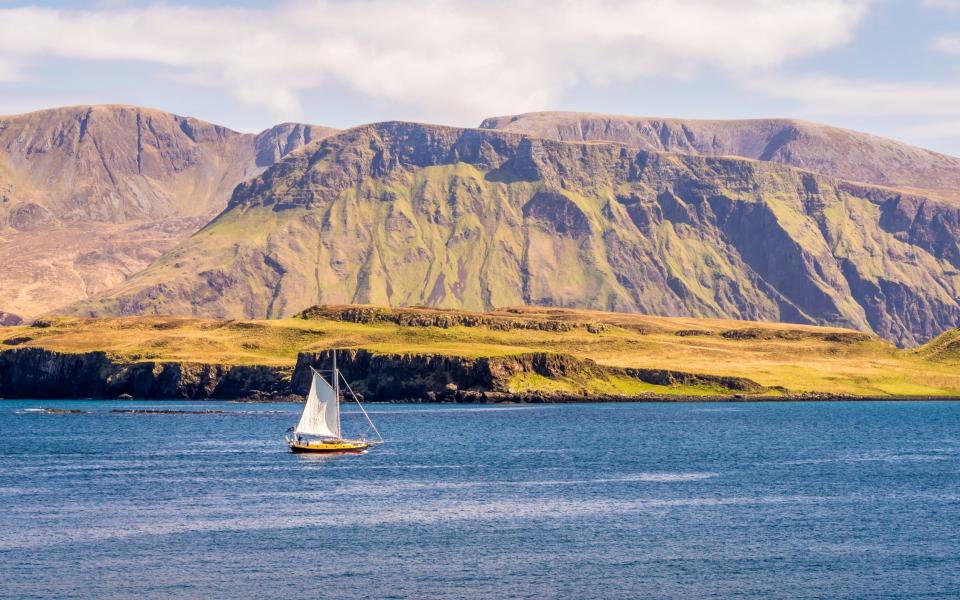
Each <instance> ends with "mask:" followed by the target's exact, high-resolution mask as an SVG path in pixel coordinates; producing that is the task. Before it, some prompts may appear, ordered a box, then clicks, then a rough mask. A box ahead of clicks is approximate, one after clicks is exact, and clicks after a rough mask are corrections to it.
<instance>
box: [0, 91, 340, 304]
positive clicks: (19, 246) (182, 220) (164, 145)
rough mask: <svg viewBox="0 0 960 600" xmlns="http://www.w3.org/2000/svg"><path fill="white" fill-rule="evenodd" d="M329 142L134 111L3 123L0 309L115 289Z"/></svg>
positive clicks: (113, 109)
mask: <svg viewBox="0 0 960 600" xmlns="http://www.w3.org/2000/svg"><path fill="white" fill-rule="evenodd" d="M332 131H333V130H331V129H328V128H325V127H315V126H309V125H298V124H283V125H278V126H276V127H273V128H271V129H268V130H266V131H264V132H262V133H260V134H245V133H238V132H235V131H231V130H230V129H227V128H225V127H221V126H218V125H213V124H210V123H206V122H204V121H200V120H197V119H193V118H189V117H180V116H177V115H173V114H169V113H165V112H161V111H157V110H150V109H145V108H138V107H131V106H83V107H69V108H58V109H53V110H44V111H39V112H34V113H29V114H25V115H18V116H12V117H0V281H3V282H4V285H3V286H0V310H5V311H9V312H11V313H15V314H18V315H21V316H31V315H36V314H39V313H42V312H45V311H47V310H50V309H53V308H56V307H58V306H62V305H63V304H66V303H69V302H72V301H75V300H78V299H80V298H84V297H86V296H87V295H89V294H93V293H96V292H99V291H102V290H106V289H108V288H110V287H112V286H114V285H116V284H117V283H120V282H121V281H122V280H123V279H124V278H125V277H127V276H129V275H130V274H132V273H135V272H137V271H139V270H141V269H142V268H143V267H145V266H146V265H147V264H148V263H149V262H150V261H152V260H153V259H155V258H156V257H158V256H159V255H160V254H162V253H163V252H164V251H166V250H168V249H170V248H172V247H173V246H174V245H175V244H176V243H177V242H178V241H179V240H181V239H182V238H184V237H186V236H188V235H189V234H191V233H193V232H195V231H196V230H197V229H199V228H200V227H202V226H203V225H204V224H205V223H207V222H208V221H209V220H210V219H211V218H212V217H213V216H214V215H215V214H216V213H218V212H219V211H221V210H223V208H224V207H225V206H226V203H227V200H228V199H229V197H230V193H231V192H232V191H233V188H234V187H235V186H236V185H237V184H238V183H240V182H241V181H243V180H245V179H248V178H250V177H253V176H255V175H257V174H259V173H261V172H262V171H263V170H264V169H265V168H267V167H268V166H270V165H272V164H273V163H274V162H276V161H277V160H278V159H279V158H280V157H282V156H284V155H286V154H288V153H289V152H291V151H293V150H295V149H297V148H299V147H301V146H303V145H305V144H308V143H310V142H311V141H313V140H316V139H319V138H321V137H323V136H325V135H328V134H329V133H331V132H332Z"/></svg>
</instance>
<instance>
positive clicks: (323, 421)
mask: <svg viewBox="0 0 960 600" xmlns="http://www.w3.org/2000/svg"><path fill="white" fill-rule="evenodd" d="M310 371H311V374H312V381H311V383H310V392H309V393H308V394H307V403H306V404H305V405H304V407H303V414H302V415H300V422H299V423H297V425H296V426H295V427H291V428H290V429H288V430H287V433H286V435H284V440H285V441H286V442H287V445H288V446H290V450H291V451H293V452H315V453H328V454H330V453H341V454H342V453H360V452H366V451H367V450H368V449H369V448H370V447H371V446H376V445H379V444H382V443H383V437H382V436H381V435H380V432H379V431H378V430H377V427H376V425H374V424H373V421H371V420H370V415H368V414H367V411H366V410H364V408H363V405H362V404H361V403H360V400H359V399H358V398H357V395H356V394H354V393H353V390H352V389H351V388H350V384H349V383H347V380H346V379H345V378H344V377H343V374H341V373H340V371H339V370H338V369H337V353H336V351H334V352H333V370H332V371H331V377H330V379H331V380H332V381H333V385H330V383H328V382H327V380H326V379H324V378H323V376H322V375H320V372H319V371H317V370H316V369H314V368H313V367H310ZM341 380H342V381H343V383H344V385H346V387H347V390H349V391H350V394H351V395H352V396H353V399H354V400H355V401H356V403H357V406H359V407H360V412H361V413H363V417H364V418H365V419H366V420H367V424H368V425H369V431H370V432H372V433H373V434H374V435H375V436H376V438H375V439H367V438H366V437H365V435H360V436H359V437H357V438H354V439H347V438H344V437H343V434H342V432H341V427H340V425H341V423H340V381H341Z"/></svg>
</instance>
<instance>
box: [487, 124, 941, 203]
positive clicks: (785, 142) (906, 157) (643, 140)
mask: <svg viewBox="0 0 960 600" xmlns="http://www.w3.org/2000/svg"><path fill="white" fill-rule="evenodd" d="M480 127H481V128H484V129H499V130H501V131H509V132H512V133H522V134H527V135H531V136H534V137H538V138H543V139H550V140H560V141H567V142H619V143H622V144H627V145H629V146H634V147H636V148H640V149H642V150H651V151H660V152H675V153H678V154H691V155H696V156H740V157H743V158H752V159H754V160H762V161H770V162H777V163H782V164H785V165H790V166H793V167H799V168H801V169H806V170H809V171H814V172H816V173H820V174H823V175H830V176H833V177H838V178H840V179H847V180H850V181H859V182H863V183H873V184H880V185H887V186H894V187H900V188H916V189H918V190H919V189H922V190H925V191H926V193H928V194H935V195H938V196H942V197H945V198H948V199H960V158H955V157H953V156H947V155H945V154H939V153H937V152H933V151H931V150H924V149H923V148H917V147H915V146H910V145H908V144H904V143H902V142H897V141H894V140H890V139H886V138H882V137H877V136H874V135H869V134H866V133H860V132H859V131H851V130H849V129H841V128H838V127H829V126H826V125H821V124H818V123H810V122H807V121H799V120H795V119H748V120H729V121H710V120H697V119H660V118H651V117H621V116H612V115H598V114H591V113H575V112H537V113H527V114H521V115H512V116H505V117H493V118H490V119H485V120H484V121H483V122H482V123H481V124H480Z"/></svg>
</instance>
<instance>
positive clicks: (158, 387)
mask: <svg viewBox="0 0 960 600" xmlns="http://www.w3.org/2000/svg"><path fill="white" fill-rule="evenodd" d="M289 376H290V374H289V370H287V369H282V368H274V367H258V366H250V367H245V366H224V365H211V364H201V363H179V362H140V363H132V364H130V363H118V362H115V361H113V360H111V359H110V358H109V357H108V356H107V355H106V354H105V353H103V352H86V353H81V354H65V353H60V352H51V351H49V350H43V349H39V348H19V349H15V350H5V351H3V352H0V397H4V398H116V397H118V396H120V395H121V394H129V395H130V396H133V397H134V398H158V399H173V400H177V399H179V400H184V399H205V398H217V399H233V398H242V397H246V396H250V395H254V394H258V393H266V394H272V393H284V392H286V391H287V390H289Z"/></svg>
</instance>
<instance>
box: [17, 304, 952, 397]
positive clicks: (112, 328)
mask: <svg viewBox="0 0 960 600" xmlns="http://www.w3.org/2000/svg"><path fill="white" fill-rule="evenodd" d="M949 335H950V336H951V337H952V338H956V335H957V334H956V333H951V334H949ZM944 337H947V336H944ZM944 343H946V344H947V345H949V342H945V340H944V339H940V340H936V341H934V342H931V344H930V345H928V346H926V347H924V348H921V349H920V350H916V351H906V350H898V349H896V348H894V347H893V346H892V345H891V344H889V343H888V342H885V341H883V340H880V339H878V338H876V337H873V336H870V335H866V334H862V333H858V332H854V331H850V330H844V329H836V328H823V327H811V326H803V325H786V324H770V323H752V322H743V321H728V320H710V319H693V318H664V317H648V316H642V315H630V314H620V313H601V312H593V311H581V310H562V309H523V308H520V309H508V310H501V311H496V312H493V313H472V312H465V311H451V310H436V309H399V310H398V309H386V308H378V307H357V306H331V307H319V308H314V309H311V310H309V311H306V312H305V313H304V314H302V315H300V316H297V317H290V318H285V319H278V320H255V321H232V320H226V321H222V320H210V319H195V318H194V319H187V318H173V317H123V318H109V319H83V318H76V317H62V318H54V319H49V320H46V321H44V322H41V323H39V324H35V326H32V327H31V326H19V327H6V328H0V349H3V348H5V349H14V348H24V347H35V348H46V349H49V350H55V351H59V352H71V353H78V352H88V351H92V350H101V351H105V352H107V353H109V354H110V355H111V356H113V357H115V358H118V359H121V360H125V361H130V362H137V361H179V362H193V363H217V364H226V365H266V366H273V367H277V366H280V367H284V366H289V367H292V366H293V364H294V363H295V362H296V358H297V354H298V353H299V352H318V351H321V350H324V349H328V348H362V349H367V350H370V351H373V352H375V353H381V354H440V355H446V356H464V357H496V356H512V355H521V354H526V353H532V352H549V353H557V354H562V355H570V356H573V357H575V358H578V359H589V360H592V361H595V362H596V363H597V364H599V365H601V366H607V367H618V368H645V369H669V370H674V371H679V372H684V373H693V374H701V375H711V376H728V377H741V378H747V379H750V380H752V381H754V382H756V383H758V384H760V385H762V386H764V387H766V388H768V390H767V391H766V392H765V394H767V395H774V396H776V395H781V394H783V393H804V392H817V393H825V394H852V395H860V396H898V395H901V396H921V395H922V396H960V371H958V370H957V368H956V365H957V363H958V362H960V359H958V358H957V357H956V355H955V354H949V355H945V354H944V353H943V352H942V351H940V350H938V348H941V347H943V346H944ZM511 385H512V386H513V389H514V390H516V391H522V390H530V389H533V390H541V391H549V390H560V391H573V392H576V391H580V390H583V389H588V390H591V391H593V392H598V393H601V392H602V393H619V394H628V395H633V394H639V393H644V392H650V393H663V394H706V395H711V394H718V393H730V390H729V389H718V388H715V387H710V386H701V385H694V386H689V385H683V384H679V385H673V386H661V385H649V384H646V383H643V382H639V381H637V380H635V379H631V378H618V377H609V378H603V379H590V378H589V377H586V378H584V377H578V378H572V379H570V378H567V379H564V378H555V379H548V378H543V377H538V376H536V375H535V374H529V373H527V374H523V375H522V376H518V377H517V378H516V379H515V380H514V381H512V384H511Z"/></svg>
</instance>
